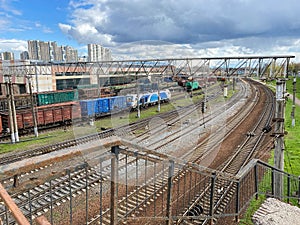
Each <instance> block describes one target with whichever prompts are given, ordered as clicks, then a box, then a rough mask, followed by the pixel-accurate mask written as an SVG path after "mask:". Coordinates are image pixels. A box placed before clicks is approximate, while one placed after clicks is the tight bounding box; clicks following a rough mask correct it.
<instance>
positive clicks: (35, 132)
mask: <svg viewBox="0 0 300 225" xmlns="http://www.w3.org/2000/svg"><path fill="white" fill-rule="evenodd" d="M27 79H28V86H29V94H30V102H31V110H32V120H33V131H34V136H35V137H38V136H39V133H38V126H37V120H36V113H35V110H34V99H33V93H32V86H31V85H32V83H31V78H30V77H29V76H28V77H27Z"/></svg>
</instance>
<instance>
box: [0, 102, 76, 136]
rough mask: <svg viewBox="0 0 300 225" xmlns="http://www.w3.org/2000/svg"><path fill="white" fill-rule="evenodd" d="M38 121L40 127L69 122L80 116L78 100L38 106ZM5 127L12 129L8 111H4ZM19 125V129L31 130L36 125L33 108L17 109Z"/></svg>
mask: <svg viewBox="0 0 300 225" xmlns="http://www.w3.org/2000/svg"><path fill="white" fill-rule="evenodd" d="M36 112H37V114H36V115H37V117H36V119H37V123H38V127H39V128H46V127H51V126H53V125H62V124H69V123H71V122H72V120H73V119H77V118H79V117H80V114H81V113H80V107H78V103H76V102H67V103H58V104H52V105H44V106H40V107H36ZM1 115H2V126H3V129H7V128H9V129H10V119H9V115H8V113H7V112H5V113H2V114H1ZM16 118H17V125H18V130H19V131H25V130H30V129H31V128H33V127H34V122H33V115H32V111H31V109H26V110H17V112H16Z"/></svg>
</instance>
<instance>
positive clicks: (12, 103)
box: [8, 80, 19, 142]
mask: <svg viewBox="0 0 300 225" xmlns="http://www.w3.org/2000/svg"><path fill="white" fill-rule="evenodd" d="M8 85H9V86H10V88H9V90H10V97H11V99H10V100H11V109H12V110H11V111H12V117H13V123H14V129H15V133H14V135H15V140H16V142H19V132H18V122H17V114H16V107H15V97H14V90H13V85H12V83H11V80H10V81H9V84H8Z"/></svg>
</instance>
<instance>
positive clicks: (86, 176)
mask: <svg viewBox="0 0 300 225" xmlns="http://www.w3.org/2000/svg"><path fill="white" fill-rule="evenodd" d="M88 179H89V174H88V164H87V163H85V223H86V225H87V224H88V219H89V193H88V186H89V180H88Z"/></svg>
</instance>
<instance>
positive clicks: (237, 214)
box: [235, 180, 240, 222]
mask: <svg viewBox="0 0 300 225" xmlns="http://www.w3.org/2000/svg"><path fill="white" fill-rule="evenodd" d="M239 211H240V181H239V180H238V182H237V187H236V199H235V213H236V216H235V222H239Z"/></svg>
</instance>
